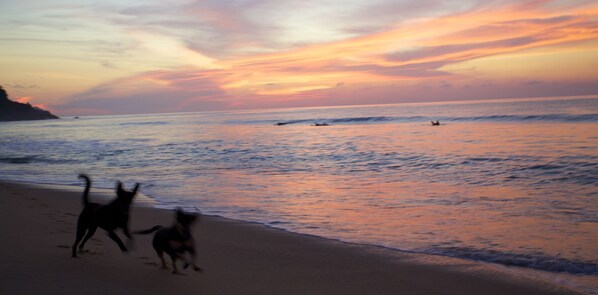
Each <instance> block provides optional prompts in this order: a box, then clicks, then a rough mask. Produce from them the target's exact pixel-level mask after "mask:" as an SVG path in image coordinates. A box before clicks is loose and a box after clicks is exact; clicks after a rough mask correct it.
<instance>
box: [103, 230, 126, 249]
mask: <svg viewBox="0 0 598 295" xmlns="http://www.w3.org/2000/svg"><path fill="white" fill-rule="evenodd" d="M108 236H109V237H110V238H111V239H112V240H113V241H115V242H116V244H117V245H118V247H119V248H120V250H121V251H123V252H129V250H127V247H125V244H123V241H121V240H120V238H119V237H118V236H117V235H116V233H114V231H108Z"/></svg>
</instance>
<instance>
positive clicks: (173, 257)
mask: <svg viewBox="0 0 598 295" xmlns="http://www.w3.org/2000/svg"><path fill="white" fill-rule="evenodd" d="M177 256H178V255H177V254H176V253H172V254H170V259H171V260H172V273H173V274H180V272H179V270H178V268H177V267H176V258H177Z"/></svg>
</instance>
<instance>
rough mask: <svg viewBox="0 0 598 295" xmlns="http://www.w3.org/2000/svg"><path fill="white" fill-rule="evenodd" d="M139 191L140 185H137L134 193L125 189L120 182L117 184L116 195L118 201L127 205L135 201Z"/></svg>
mask: <svg viewBox="0 0 598 295" xmlns="http://www.w3.org/2000/svg"><path fill="white" fill-rule="evenodd" d="M137 190H139V183H136V184H135V188H133V190H132V191H127V190H125V189H124V188H123V184H122V182H120V181H117V182H116V195H117V197H118V200H119V201H121V202H124V203H127V204H130V203H131V202H132V201H133V198H134V197H135V195H136V194H137Z"/></svg>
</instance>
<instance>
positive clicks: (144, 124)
mask: <svg viewBox="0 0 598 295" xmlns="http://www.w3.org/2000/svg"><path fill="white" fill-rule="evenodd" d="M437 119H439V120H440V121H441V123H443V125H441V126H434V127H433V126H430V125H431V124H430V123H429V122H430V121H431V120H437ZM276 123H282V125H280V126H277V125H276ZM314 123H327V124H329V126H323V127H315V126H311V125H312V124H314ZM78 173H88V174H90V175H92V176H93V178H94V181H95V183H94V185H95V186H97V187H106V188H109V187H112V186H113V183H114V180H115V179H121V180H123V181H126V182H128V183H129V184H131V183H133V182H134V181H138V182H141V183H142V184H143V186H142V191H143V192H144V193H145V194H146V195H149V196H150V197H152V198H154V199H156V200H157V201H158V206H159V207H165V208H172V207H176V206H183V207H188V208H192V207H193V206H197V207H199V208H201V209H202V211H203V212H204V213H208V214H217V215H222V216H225V217H231V218H236V219H242V220H248V221H257V222H261V223H264V224H268V225H271V226H274V227H278V228H284V229H288V230H291V231H296V232H301V233H307V234H314V235H320V236H325V237H330V238H338V239H342V240H345V241H350V242H358V243H365V244H373V245H381V246H386V247H390V248H395V249H400V250H405V251H414V252H422V253H430V254H441V255H447V256H452V257H459V258H465V259H474V260H481V261H486V262H494V263H499V264H504V265H511V266H519V267H524V268H528V269H537V270H540V271H543V272H547V273H552V274H554V275H555V276H557V277H559V278H561V279H562V280H561V281H566V282H569V283H570V282H572V281H575V280H578V279H579V280H581V281H582V282H583V284H585V283H588V282H589V283H590V284H589V287H588V286H585V287H582V289H583V288H585V289H584V290H585V291H587V292H595V291H596V290H591V288H592V286H594V287H596V285H598V284H596V279H597V278H598V246H597V245H598V99H583V100H553V101H511V102H487V103H475V104H471V103H470V104H467V103H452V104H405V105H385V106H361V107H336V108H309V109H288V110H267V111H263V110H262V111H236V112H218V113H185V114H160V115H136V116H109V117H88V118H81V119H78V120H75V119H69V118H65V119H62V120H51V121H38V122H14V123H1V124H0V179H6V180H18V181H22V180H26V181H31V182H39V183H54V184H67V185H82V184H81V183H80V182H79V180H78V179H77V177H76V175H77V174H78ZM573 285H574V284H573Z"/></svg>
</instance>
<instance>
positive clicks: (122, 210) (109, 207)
mask: <svg viewBox="0 0 598 295" xmlns="http://www.w3.org/2000/svg"><path fill="white" fill-rule="evenodd" d="M79 178H81V179H83V180H85V190H84V191H83V211H81V214H79V220H78V221H77V238H76V239H75V244H74V245H73V249H72V250H73V257H77V245H78V244H79V242H81V245H80V246H79V251H80V252H82V251H83V246H85V242H87V240H89V238H91V237H92V236H93V235H94V234H95V232H96V230H97V229H98V227H100V228H102V229H104V230H106V231H107V232H108V236H109V237H110V238H111V239H112V240H113V241H114V242H116V244H117V245H118V247H119V248H120V250H121V251H123V252H128V250H127V247H125V245H124V244H123V242H122V241H121V240H120V238H119V237H118V236H117V235H116V233H115V232H114V230H116V229H118V228H120V229H122V230H123V232H124V234H125V236H127V238H129V240H131V239H132V236H131V234H130V233H129V208H130V207H131V202H132V201H133V198H134V197H135V194H137V190H138V189H139V183H137V184H135V188H134V189H133V191H126V190H125V189H123V187H122V183H121V182H120V181H118V182H117V183H116V199H114V200H113V201H112V202H110V203H109V204H106V205H102V204H98V203H92V202H90V201H89V189H90V188H91V179H90V178H89V176H87V175H85V174H79ZM81 239H83V241H81Z"/></svg>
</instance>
